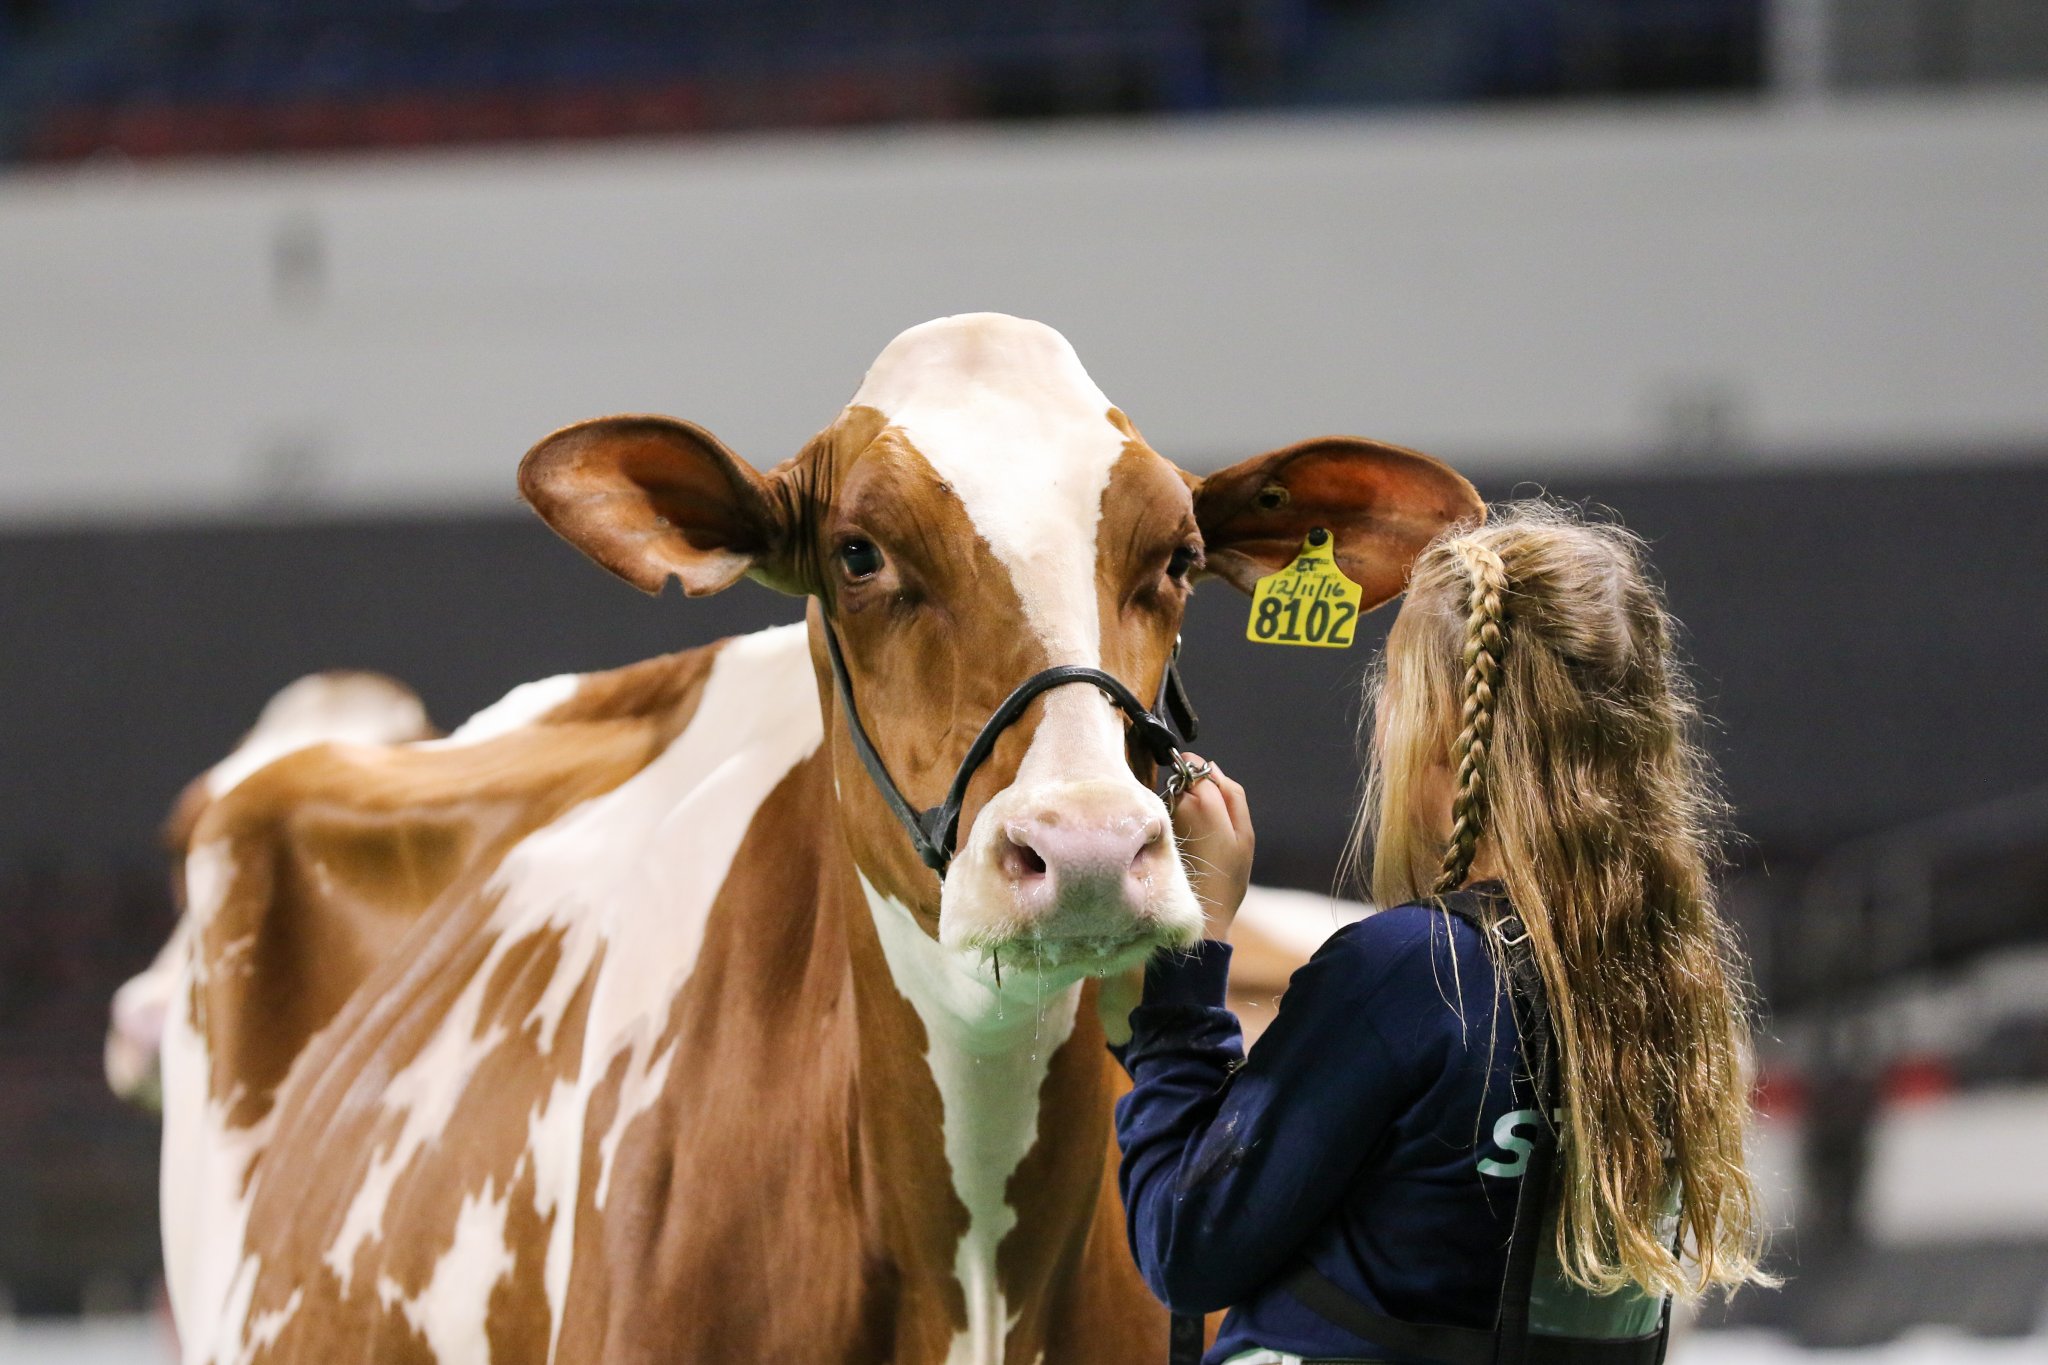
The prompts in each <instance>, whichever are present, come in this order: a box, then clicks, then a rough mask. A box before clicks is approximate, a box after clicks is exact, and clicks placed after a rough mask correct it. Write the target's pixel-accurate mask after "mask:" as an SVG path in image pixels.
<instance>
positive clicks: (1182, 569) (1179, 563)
mask: <svg viewBox="0 0 2048 1365" xmlns="http://www.w3.org/2000/svg"><path fill="white" fill-rule="evenodd" d="M1201 562H1202V550H1201V547H1200V546H1198V545H1183V546H1181V547H1180V548H1179V549H1177V550H1175V551H1174V552H1173V557H1172V558H1170V559H1168V560H1167V561H1166V576H1167V577H1168V578H1174V579H1180V578H1186V577H1187V576H1188V572H1189V571H1190V570H1192V569H1194V568H1195V567H1196V566H1197V565H1199V564H1200V563H1201Z"/></svg>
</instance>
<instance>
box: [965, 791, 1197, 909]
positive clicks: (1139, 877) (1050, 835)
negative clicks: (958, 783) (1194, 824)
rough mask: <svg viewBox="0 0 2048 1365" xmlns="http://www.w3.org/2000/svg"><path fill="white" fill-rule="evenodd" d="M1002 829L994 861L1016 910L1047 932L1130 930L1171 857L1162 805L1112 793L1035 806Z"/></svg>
mask: <svg viewBox="0 0 2048 1365" xmlns="http://www.w3.org/2000/svg"><path fill="white" fill-rule="evenodd" d="M1002 831H1003V839H1002V843H1001V847H1000V849H999V851H998V854H997V865H998V867H999V868H1000V869H1001V873H1002V876H1003V878H1004V880H1005V881H1007V882H1008V883H1009V885H1010V890H1011V894H1012V895H1013V896H1014V897H1015V898H1016V899H1015V905H1016V907H1017V909H1018V910H1020V911H1022V912H1023V913H1024V914H1025V915H1026V916H1027V917H1029V918H1030V919H1032V920H1034V921H1035V922H1036V923H1035V926H1034V927H1035V929H1036V932H1037V933H1038V934H1040V935H1043V936H1046V937H1087V936H1096V935H1117V934H1127V933H1129V932H1130V930H1131V927H1132V924H1131V920H1132V914H1133V911H1134V910H1136V909H1137V908H1138V907H1141V906H1145V905H1147V904H1149V903H1150V902H1151V901H1152V900H1153V899H1154V896H1153V894H1152V892H1153V886H1152V883H1153V881H1154V879H1155V878H1157V877H1159V876H1160V875H1161V874H1163V873H1164V872H1166V871H1167V869H1168V868H1169V867H1170V866H1171V864H1172V860H1173V857H1174V849H1173V839H1172V836H1171V835H1170V834H1169V833H1168V831H1167V827H1166V821H1165V819H1164V818H1163V816H1162V815H1161V814H1160V813H1159V812H1158V811H1157V810H1154V811H1150V812H1147V811H1144V810H1143V809H1142V808H1139V809H1134V808H1133V807H1132V805H1131V804H1130V803H1129V802H1128V801H1121V800H1116V799H1114V798H1111V797H1107V796H1105V797H1101V798H1097V799H1092V800H1091V799H1087V798H1085V797H1082V798H1076V797H1074V796H1069V797H1068V798H1067V799H1066V800H1064V801H1047V802H1043V803H1034V805H1033V806H1032V808H1031V809H1029V810H1027V811H1025V812H1023V813H1021V814H1018V815H1013V816H1011V817H1010V818H1009V819H1008V820H1005V821H1004V822H1003V826H1002Z"/></svg>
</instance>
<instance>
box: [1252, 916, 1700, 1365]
mask: <svg viewBox="0 0 2048 1365" xmlns="http://www.w3.org/2000/svg"><path fill="white" fill-rule="evenodd" d="M1442 904H1443V908H1444V909H1445V910H1447V911H1449V912H1450V913H1451V914H1454V915H1456V916H1458V917H1459V918H1460V919H1463V920H1465V921H1466V922H1468V923H1470V924H1472V925H1473V926H1474V927H1476V928H1477V929H1479V930H1480V932H1482V933H1488V934H1491V935H1493V939H1494V942H1495V943H1496V944H1497V945H1498V946H1499V949H1500V952H1499V959H1498V960H1499V961H1500V964H1501V967H1502V970H1503V972H1504V974H1505V975H1506V977H1507V985H1508V995H1509V999H1510V1000H1511V1002H1512V1005H1513V1008H1514V1011H1515V1020H1516V1024H1517V1027H1518V1030H1519V1032H1520V1035H1521V1042H1522V1056H1523V1060H1524V1062H1525V1064H1526V1065H1527V1066H1528V1068H1529V1075H1530V1077H1531V1079H1532V1080H1533V1081H1534V1082H1535V1089H1536V1104H1537V1113H1538V1116H1539V1120H1540V1121H1539V1122H1538V1124H1537V1131H1536V1137H1535V1139H1534V1140H1533V1141H1532V1143H1531V1147H1530V1152H1529V1158H1528V1165H1527V1166H1526V1167H1524V1169H1523V1171H1522V1181H1521V1186H1520V1189H1519V1190H1518V1192H1517V1194H1516V1197H1515V1221H1514V1229H1513V1231H1512V1232H1511V1233H1509V1235H1508V1263H1507V1271H1506V1274H1505V1275H1504V1276H1503V1277H1502V1280H1501V1294H1500V1302H1499V1305H1498V1306H1497V1308H1496V1310H1495V1314H1494V1325H1493V1328H1492V1330H1490V1331H1489V1330H1485V1329H1482V1328H1473V1327H1452V1326H1448V1325H1446V1324H1442V1323H1421V1322H1406V1321H1403V1320H1402V1319H1399V1318H1394V1317H1389V1316H1388V1315H1387V1314H1385V1313H1381V1312H1378V1311H1376V1310H1374V1309H1371V1308H1368V1307H1366V1305H1365V1304H1363V1303H1361V1302H1359V1301H1358V1300H1357V1299H1356V1298H1354V1297H1352V1295H1351V1294H1350V1293H1348V1292H1347V1291H1346V1290H1344V1289H1342V1288H1340V1287H1339V1286H1337V1285H1336V1284H1333V1283H1332V1282H1331V1281H1330V1280H1329V1279H1327V1278H1325V1277H1324V1276H1323V1275H1322V1273H1321V1272H1319V1271H1318V1270H1316V1268H1315V1267H1314V1266H1312V1265H1310V1264H1309V1263H1308V1262H1307V1261H1306V1260H1305V1259H1304V1260H1303V1261H1302V1262H1301V1264H1300V1266H1299V1267H1298V1268H1297V1269H1296V1270H1295V1271H1294V1272H1293V1274H1291V1275H1290V1276H1289V1277H1288V1278H1287V1279H1286V1280H1284V1281H1283V1282H1282V1283H1283V1285H1284V1287H1285V1288H1286V1289H1287V1292H1288V1293H1290V1294H1292V1295H1294V1297H1295V1298H1297V1299H1299V1300H1300V1301H1301V1302H1302V1304H1303V1305H1304V1306H1306V1307H1307V1308H1308V1309H1309V1310H1310V1311H1312V1312H1314V1313H1315V1314H1316V1315H1317V1316H1319V1317H1321V1318H1323V1319H1325V1320H1326V1321H1328V1322H1331V1323H1334V1324H1335V1325H1337V1326H1339V1327H1342V1328H1343V1329H1344V1330H1345V1331H1347V1332H1350V1333H1352V1334H1353V1335H1355V1336H1358V1337H1362V1338H1363V1339H1365V1340H1367V1341H1370V1342H1373V1343H1374V1344H1376V1345H1378V1346H1382V1347H1384V1348H1386V1349H1387V1350H1390V1351H1396V1352H1399V1353H1401V1354H1403V1355H1413V1356H1421V1357H1423V1358H1424V1359H1427V1360H1432V1361H1438V1362H1441V1365H1661V1362H1662V1361H1663V1359H1664V1350H1665V1345H1666V1342H1667V1341H1668V1340H1669V1337H1670V1329H1671V1303H1670V1300H1669V1299H1667V1300H1666V1301H1665V1304H1664V1313H1663V1317H1662V1319H1661V1320H1660V1321H1659V1323H1658V1326H1657V1330H1656V1331H1654V1332H1646V1333H1644V1334H1643V1335H1641V1336H1635V1337H1565V1336H1551V1335H1549V1334H1539V1333H1535V1332H1532V1331H1530V1329H1529V1303H1530V1294H1531V1291H1532V1289H1533V1288H1534V1286H1535V1280H1536V1260H1537V1255H1538V1252H1539V1251H1540V1250H1541V1244H1542V1240H1543V1219H1544V1211H1545V1210H1546V1209H1547V1208H1548V1207H1549V1206H1550V1204H1551V1202H1552V1200H1553V1199H1554V1198H1555V1192H1556V1168H1557V1131H1556V1128H1555V1123H1554V1120H1553V1118H1552V1115H1553V1113H1554V1112H1555V1110H1556V1108H1557V1077H1556V1072H1555V1066H1554V1063H1555V1056H1556V1052H1555V1046H1554V1042H1553V1040H1552V1037H1551V1030H1550V1008H1549V1004H1548V1001H1547V999H1546V997H1545V995H1544V990H1543V974H1542V971H1541V970H1540V969H1539V968H1538V967H1537V965H1536V959H1535V956H1534V954H1532V953H1531V952H1530V951H1529V931H1528V929H1527V928H1526V927H1525V926H1524V925H1523V924H1522V921H1521V920H1520V919H1519V918H1518V917H1517V916H1516V915H1515V913H1514V910H1513V909H1512V908H1511V907H1510V906H1509V905H1508V904H1507V900H1506V895H1505V892H1504V891H1502V890H1501V889H1500V888H1499V887H1498V884H1497V883H1485V884H1481V885H1479V886H1473V887H1467V888H1465V889H1463V890H1460V891H1455V892H1453V893H1451V894H1450V895H1448V896H1445V897H1443V898H1442Z"/></svg>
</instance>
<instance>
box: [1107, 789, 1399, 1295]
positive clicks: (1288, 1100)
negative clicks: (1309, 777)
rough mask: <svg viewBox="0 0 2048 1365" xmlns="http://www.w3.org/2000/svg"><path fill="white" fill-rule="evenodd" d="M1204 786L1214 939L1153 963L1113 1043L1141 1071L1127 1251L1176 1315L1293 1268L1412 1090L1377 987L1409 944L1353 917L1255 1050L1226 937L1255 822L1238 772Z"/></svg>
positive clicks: (1191, 818) (1128, 1188)
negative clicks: (1368, 943) (1385, 941)
mask: <svg viewBox="0 0 2048 1365" xmlns="http://www.w3.org/2000/svg"><path fill="white" fill-rule="evenodd" d="M1209 785H1210V784H1208V783H1201V784H1198V785H1197V786H1196V787H1195V789H1194V790H1193V791H1192V792H1190V793H1189V798H1188V799H1187V800H1184V801H1183V802H1182V805H1181V808H1180V810H1179V811H1178V812H1177V813H1176V817H1175V824H1176V828H1177V830H1179V832H1180V834H1181V841H1182V847H1183V849H1185V850H1187V851H1188V852H1189V854H1190V855H1191V856H1190V869H1191V871H1193V872H1195V873H1197V875H1198V894H1205V895H1208V896H1210V897H1212V900H1211V903H1210V904H1209V905H1208V907H1207V909H1208V911H1209V914H1210V921H1211V929H1210V934H1211V937H1210V938H1209V939H1208V940H1207V941H1205V942H1204V943H1203V944H1202V945H1201V947H1200V948H1199V949H1198V950H1197V951H1196V952H1195V953H1194V954H1192V955H1178V956H1166V957H1162V958H1159V959H1155V960H1154V962H1153V963H1152V965H1151V966H1150V967H1148V968H1147V969H1146V973H1145V981H1144V993H1143V998H1142V1001H1141V1002H1140V1004H1139V1005H1138V1007H1137V1008H1136V1009H1135V1010H1133V1011H1132V1012H1131V1015H1130V1021H1129V1027H1130V1041H1129V1042H1128V1043H1126V1044H1124V1045H1123V1046H1121V1047H1117V1048H1114V1049H1113V1051H1114V1052H1115V1053H1116V1055H1117V1059H1118V1060H1119V1061H1120V1062H1122V1063H1123V1065H1124V1069H1125V1070H1126V1071H1128V1072H1129V1073H1130V1076H1131V1079H1132V1082H1133V1086H1132V1089H1131V1092H1130V1093H1129V1094H1128V1095H1126V1096H1125V1097H1124V1098H1123V1099H1122V1100H1120V1101H1119V1102H1118V1104H1117V1113H1116V1118H1117V1140H1118V1142H1119V1144H1120V1145H1121V1147H1122V1149H1123V1163H1122V1166H1121V1168H1120V1170H1119V1174H1118V1182H1119V1185H1120V1187H1121V1189H1122V1192H1123V1198H1124V1210H1125V1218H1126V1221H1127V1227H1128V1232H1129V1235H1130V1242H1131V1250H1132V1253H1133V1255H1134V1256H1135V1257H1136V1258H1137V1262H1138V1267H1139V1269H1140V1270H1141V1271H1142V1272H1143V1273H1144V1276H1145V1279H1146V1281H1147V1282H1148V1283H1149V1284H1150V1285H1151V1286H1152V1289H1153V1291H1154V1292H1155V1293H1157V1294H1158V1295H1159V1297H1160V1298H1161V1299H1162V1300H1164V1301H1165V1302H1166V1303H1167V1304H1169V1305H1170V1306H1171V1307H1173V1308H1174V1309H1175V1310H1177V1311H1182V1312H1209V1311H1212V1310H1214V1309H1218V1308H1224V1307H1227V1306H1229V1305H1230V1304H1232V1303H1235V1302H1239V1301H1242V1300H1244V1299H1246V1298H1248V1297H1250V1296H1251V1295H1252V1294H1253V1293H1254V1292H1255V1291H1257V1290H1258V1289H1259V1288H1260V1287H1262V1286H1263V1285H1265V1284H1266V1283H1268V1282H1269V1281H1271V1280H1272V1279H1273V1278H1275V1277H1276V1276H1278V1275H1279V1274H1281V1273H1282V1272H1284V1271H1285V1270H1287V1269H1288V1268H1289V1267H1290V1266H1291V1265H1292V1264H1293V1262H1294V1261H1295V1260H1296V1258H1298V1257H1299V1256H1300V1255H1301V1253H1302V1248H1303V1245H1304V1243H1306V1242H1307V1240H1308V1239H1309V1237H1310V1235H1311V1234H1312V1233H1313V1232H1314V1231H1315V1230H1316V1228H1317V1226H1318V1225H1319V1224H1321V1223H1322V1222H1323V1220H1324V1219H1326V1218H1327V1217H1328V1216H1329V1215H1330V1214H1331V1213H1332V1212H1333V1211H1334V1210H1335V1208H1336V1207H1337V1205H1338V1203H1339V1202H1340V1201H1341V1199H1342V1198H1343V1196H1344V1193H1345V1191H1346V1189H1347V1187H1348V1186H1349V1185H1350V1183H1351V1180H1352V1177H1353V1175H1354V1174H1355V1173H1356V1171H1357V1168H1358V1166H1359V1164H1360V1162H1362V1161H1363V1160H1364V1158H1365V1156H1366V1155H1367V1153H1368V1152H1369V1151H1370V1150H1371V1148H1372V1146H1373V1144H1374V1143H1375V1141H1376V1140H1377V1139H1378V1137H1379V1136H1380V1134H1381V1133H1383V1132H1384V1131H1385V1129H1386V1127H1387V1125H1388V1124H1389V1123H1390V1122H1391V1121H1392V1119H1393V1118H1394V1116H1395V1115H1397V1114H1398V1113H1400V1112H1401V1111H1402V1110H1403V1109H1404V1108H1405V1107H1406V1106H1407V1105H1408V1104H1410V1103H1412V1102H1413V1099H1414V1097H1415V1093H1416V1090H1417V1087H1416V1086H1415V1085H1413V1084H1412V1083H1411V1082H1410V1081H1409V1080H1407V1079H1406V1076H1407V1074H1408V1073H1410V1072H1411V1070H1412V1068H1411V1067H1404V1066H1400V1065H1398V1064H1397V1062H1396V1059H1395V1058H1394V1057H1393V1056H1392V1055H1391V1054H1390V1052H1389V1050H1388V1048H1387V1047H1386V1045H1385V1043H1384V1042H1383V1041H1382V1039H1381V1037H1380V1031H1379V1029H1378V1027H1377V1026H1376V1025H1375V1024H1374V1022H1373V1017H1374V1015H1375V1013H1376V1011H1375V1010H1374V1009H1373V1008H1372V1005H1373V1001H1372V997H1373V995H1374V994H1375V993H1376V987H1377V986H1378V984H1379V982H1380V981H1381V980H1382V979H1383V978H1384V977H1385V975H1386V974H1387V973H1388V972H1389V971H1392V970H1397V969H1398V966H1399V963H1400V962H1401V960H1402V959H1403V958H1405V957H1406V956H1407V954H1406V952H1401V951H1397V952H1396V953H1394V954H1393V955H1392V956H1386V955H1380V954H1374V953H1372V952H1370V951H1368V950H1367V949H1366V948H1365V946H1364V944H1363V942H1362V940H1363V939H1364V937H1365V936H1364V935H1362V934H1359V933H1357V932H1356V931H1355V929H1354V930H1351V931H1340V932H1339V933H1338V934H1336V935H1335V936H1333V937H1332V938H1331V940H1330V941H1329V942H1328V943H1326V944H1324V946H1323V948H1322V949H1321V950H1320V951H1318V952H1317V953H1316V955H1315V957H1314V958H1313V959H1312V960H1311V961H1310V962H1309V963H1308V964H1307V965H1306V966H1304V967H1303V968H1302V969H1301V970H1300V971H1298V972H1296V973H1295V975H1294V979H1293V981H1292V983H1291V984H1290V985H1289V986H1288V989H1287V994H1286V995H1285V997H1284V998H1283V999H1282V1001H1281V1005H1280V1010H1279V1014H1278V1016H1277V1017H1276V1018H1275V1019H1274V1021H1273V1024H1272V1026H1271V1027H1270V1028H1269V1029H1268V1030H1267V1031H1266V1034H1265V1036H1264V1037H1262V1038H1261V1039H1260V1040H1259V1045H1258V1046H1257V1047H1256V1048H1254V1049H1253V1050H1252V1052H1251V1055H1250V1057H1249V1058H1246V1057H1245V1056H1244V1053H1243V1045H1242V1041H1241V1035H1240V1033H1239V1031H1238V1026H1237V1019H1236V1017H1235V1016H1234V1015H1232V1014H1231V1013H1230V1011H1229V1010H1228V1009H1227V1008H1225V1006H1224V992H1225V986H1226V982H1227V979H1228V974H1229V963H1230V948H1229V946H1228V945H1227V944H1225V943H1223V942H1221V941H1220V934H1221V933H1222V932H1225V931H1227V928H1228V924H1229V921H1230V918H1231V917H1232V916H1233V915H1234V914H1235V913H1236V909H1237V903H1238V901H1240V900H1242V898H1243V894H1244V892H1243V888H1244V884H1245V880H1246V879H1247V878H1248V874H1249V868H1250V843H1251V838H1250V821H1249V818H1243V819H1242V820H1240V819H1238V818H1237V817H1239V816H1241V815H1242V813H1243V794H1242V792H1241V791H1237V792H1236V793H1235V797H1236V799H1235V801H1234V802H1233V801H1232V799H1231V789H1233V788H1235V787H1236V784H1235V783H1231V784H1229V787H1227V788H1225V787H1222V784H1218V787H1219V790H1218V791H1217V792H1216V793H1215V794H1214V799H1212V800H1208V801H1201V802H1197V801H1195V799H1194V797H1195V793H1198V792H1202V791H1203V789H1204V788H1205V787H1208V786H1209ZM1196 856H1199V857H1201V858H1202V859H1203V861H1204V863H1205V864H1206V866H1201V867H1198V866H1197V865H1196V864H1195V863H1194V857H1196ZM1204 882H1206V885H1203V883H1204ZM1218 892H1221V893H1222V896H1221V897H1220V898H1217V893H1218ZM1376 958H1377V960H1375V959H1376Z"/></svg>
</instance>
